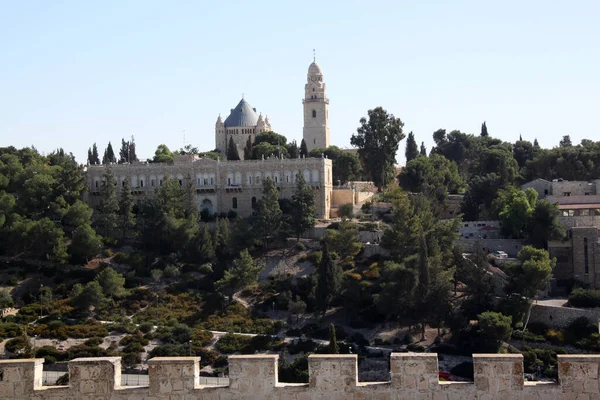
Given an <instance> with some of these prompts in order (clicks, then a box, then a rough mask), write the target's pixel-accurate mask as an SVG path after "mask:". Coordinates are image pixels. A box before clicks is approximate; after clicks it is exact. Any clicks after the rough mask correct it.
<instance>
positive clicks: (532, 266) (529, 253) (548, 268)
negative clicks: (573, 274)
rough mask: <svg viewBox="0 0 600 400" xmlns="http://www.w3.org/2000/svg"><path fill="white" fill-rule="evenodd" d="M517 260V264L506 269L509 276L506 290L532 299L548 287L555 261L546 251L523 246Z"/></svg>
mask: <svg viewBox="0 0 600 400" xmlns="http://www.w3.org/2000/svg"><path fill="white" fill-rule="evenodd" d="M517 259H518V260H519V263H515V264H512V265H509V266H508V267H507V268H506V270H507V272H508V275H509V282H508V285H507V287H506V290H507V292H508V293H519V294H520V295H521V296H524V297H526V298H527V299H534V298H536V297H537V295H538V293H539V292H540V291H541V290H542V289H544V288H546V286H547V285H548V282H549V281H550V278H551V277H552V270H553V269H554V267H555V266H556V259H554V258H552V259H551V258H550V256H549V254H548V252H547V251H546V250H544V249H536V248H535V247H533V246H524V247H523V248H522V249H521V251H519V253H518V254H517Z"/></svg>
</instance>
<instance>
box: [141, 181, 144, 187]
mask: <svg viewBox="0 0 600 400" xmlns="http://www.w3.org/2000/svg"><path fill="white" fill-rule="evenodd" d="M140 187H144V180H143V179H140Z"/></svg>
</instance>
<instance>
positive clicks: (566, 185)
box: [521, 179, 600, 291]
mask: <svg viewBox="0 0 600 400" xmlns="http://www.w3.org/2000/svg"><path fill="white" fill-rule="evenodd" d="M521 188H522V189H523V190H525V189H527V188H533V189H534V190H535V191H536V192H537V193H538V195H539V199H547V200H548V201H550V202H553V203H556V204H557V205H558V208H559V210H560V211H561V216H560V217H559V221H560V223H561V224H562V225H563V226H564V227H565V230H566V233H567V238H566V240H564V241H551V242H550V243H549V244H548V250H549V252H550V256H551V257H556V268H555V269H554V271H553V277H554V279H555V282H554V284H555V287H554V289H555V291H556V290H559V291H560V290H561V289H565V288H568V287H570V286H571V284H572V282H573V280H577V281H580V282H583V283H584V284H586V285H589V286H590V287H592V288H595V289H600V241H599V238H600V235H599V232H598V230H599V229H600V179H597V180H595V181H592V182H587V181H566V180H562V179H555V180H553V181H551V182H550V181H547V180H544V179H536V180H534V181H531V182H528V183H526V184H524V185H522V186H521Z"/></svg>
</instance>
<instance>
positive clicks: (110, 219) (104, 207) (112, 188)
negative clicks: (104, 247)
mask: <svg viewBox="0 0 600 400" xmlns="http://www.w3.org/2000/svg"><path fill="white" fill-rule="evenodd" d="M103 179H104V182H102V188H101V190H100V205H99V206H98V217H97V219H96V223H97V224H98V225H99V226H100V228H101V229H102V230H103V233H104V236H110V234H111V232H112V231H114V230H115V229H116V228H117V226H118V224H119V216H118V212H119V200H118V199H117V188H116V185H115V175H114V174H113V172H112V169H111V168H110V167H106V169H105V171H104V176H103Z"/></svg>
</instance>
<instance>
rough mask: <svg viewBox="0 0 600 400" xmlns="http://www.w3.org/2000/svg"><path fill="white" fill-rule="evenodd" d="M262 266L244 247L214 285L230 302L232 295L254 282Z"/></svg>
mask: <svg viewBox="0 0 600 400" xmlns="http://www.w3.org/2000/svg"><path fill="white" fill-rule="evenodd" d="M263 267H264V265H263V264H260V263H258V262H256V261H255V260H253V259H252V256H251V255H250V253H248V249H245V250H243V251H242V252H241V253H240V256H239V258H236V259H235V260H234V261H233V266H231V267H230V268H229V269H227V270H226V271H225V274H224V275H223V278H221V279H219V280H218V281H217V282H215V287H216V288H217V290H218V291H219V292H221V293H222V294H224V295H226V296H228V298H229V302H232V301H233V295H234V294H235V293H236V292H237V291H239V290H241V289H243V288H245V287H246V286H248V285H251V284H253V283H256V280H257V279H258V274H259V273H260V271H262V269H263Z"/></svg>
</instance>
